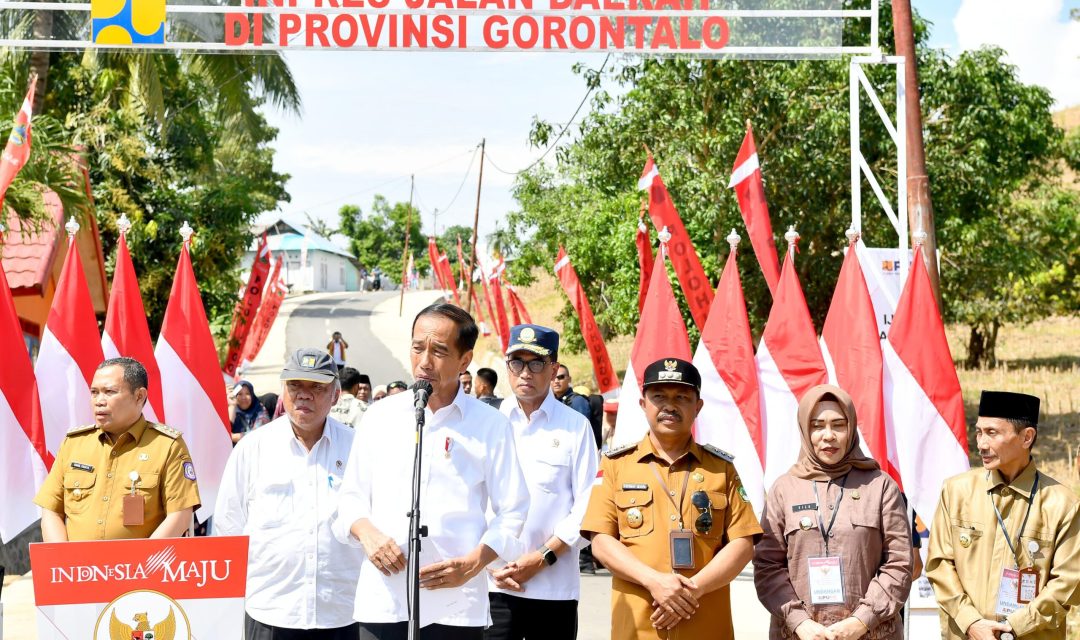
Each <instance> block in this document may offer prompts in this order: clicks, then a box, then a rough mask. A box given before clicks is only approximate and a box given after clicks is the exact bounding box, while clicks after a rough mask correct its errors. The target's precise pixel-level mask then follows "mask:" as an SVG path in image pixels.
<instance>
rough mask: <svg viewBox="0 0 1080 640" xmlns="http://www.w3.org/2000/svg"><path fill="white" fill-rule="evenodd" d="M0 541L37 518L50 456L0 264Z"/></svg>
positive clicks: (31, 372)
mask: <svg viewBox="0 0 1080 640" xmlns="http://www.w3.org/2000/svg"><path fill="white" fill-rule="evenodd" d="M0 351H2V352H3V353H4V354H5V355H4V366H2V367H0V486H2V487H4V492H3V498H0V542H7V541H9V540H11V539H12V538H14V537H15V536H17V535H18V534H19V533H21V532H22V531H23V530H24V529H26V528H27V527H29V526H30V525H31V524H33V523H34V521H35V520H37V519H38V518H40V517H41V509H39V508H38V507H37V505H35V504H34V495H35V494H37V490H38V488H39V487H40V486H41V483H43V482H44V481H45V475H46V473H47V472H48V468H49V467H51V466H52V463H53V456H52V454H50V453H49V451H48V449H46V448H45V429H44V427H43V426H42V424H41V405H40V403H39V402H38V389H37V383H36V382H35V380H34V368H33V365H31V364H30V354H29V353H28V352H27V350H26V342H25V341H24V340H23V332H22V327H21V325H20V324H19V315H18V313H17V312H16V311H15V301H14V300H13V299H12V297H11V288H10V287H9V286H8V281H7V275H6V274H5V273H4V269H3V267H2V266H0Z"/></svg>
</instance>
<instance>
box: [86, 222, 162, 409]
mask: <svg viewBox="0 0 1080 640" xmlns="http://www.w3.org/2000/svg"><path fill="white" fill-rule="evenodd" d="M126 235H127V234H124V233H121V234H120V242H119V244H118V245H117V247H116V268H115V270H114V271H113V282H112V295H110V297H109V311H108V313H107V314H106V315H105V333H103V334H102V335H101V351H102V353H103V354H104V356H105V357H106V358H118V357H120V356H125V357H128V358H135V359H136V360H138V361H139V362H140V363H142V365H143V366H144V367H145V368H146V375H147V378H148V379H149V386H148V387H147V390H146V391H147V396H146V405H145V406H144V407H143V415H144V416H146V419H147V420H149V421H151V422H164V421H165V406H164V404H163V400H162V396H161V371H160V370H159V369H158V366H157V359H156V358H154V343H153V342H152V341H151V340H150V328H149V327H148V326H147V324H146V309H145V308H144V307H143V301H142V294H141V293H140V292H139V281H138V280H137V279H136V277H135V267H134V265H132V263H131V254H130V253H128V246H127V237H126Z"/></svg>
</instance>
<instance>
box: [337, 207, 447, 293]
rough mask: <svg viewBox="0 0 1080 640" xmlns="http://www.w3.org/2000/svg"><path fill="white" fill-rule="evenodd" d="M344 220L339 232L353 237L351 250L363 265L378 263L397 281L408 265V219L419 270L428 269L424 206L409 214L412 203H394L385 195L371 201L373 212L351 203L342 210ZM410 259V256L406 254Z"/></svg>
mask: <svg viewBox="0 0 1080 640" xmlns="http://www.w3.org/2000/svg"><path fill="white" fill-rule="evenodd" d="M338 217H339V219H340V221H341V222H340V223H339V224H338V233H340V234H341V235H343V236H345V237H346V238H348V240H349V252H350V253H352V254H353V255H354V256H356V260H357V261H358V262H359V263H360V265H361V266H362V267H364V268H365V269H368V270H369V271H370V270H372V269H374V268H375V267H379V268H380V269H382V270H383V273H385V274H386V276H387V277H388V278H390V279H391V280H394V281H395V282H396V281H398V280H400V279H401V272H402V269H403V268H404V267H405V263H404V262H403V257H402V248H403V247H404V246H405V223H406V218H408V221H409V249H410V250H411V251H412V253H413V260H414V263H415V265H416V269H417V271H418V272H419V273H420V274H421V275H422V274H424V273H427V271H428V270H429V268H430V265H431V261H430V260H428V254H427V237H425V236H424V235H423V234H422V233H421V232H420V228H419V222H420V210H419V209H417V208H416V207H415V206H413V208H412V213H411V215H409V204H408V203H406V202H398V203H396V204H394V205H391V204H390V202H389V201H388V200H387V199H386V198H385V197H383V196H381V195H376V196H375V197H374V198H373V199H372V202H371V212H370V213H369V214H367V215H364V213H363V211H361V209H360V207H359V206H357V205H352V204H347V205H345V206H343V207H341V209H340V210H338ZM406 259H407V258H406Z"/></svg>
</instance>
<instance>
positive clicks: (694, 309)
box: [638, 155, 713, 328]
mask: <svg viewBox="0 0 1080 640" xmlns="http://www.w3.org/2000/svg"><path fill="white" fill-rule="evenodd" d="M638 188H639V189H648V190H649V217H650V218H651V219H652V223H653V226H654V227H656V228H657V229H660V230H663V229H664V228H665V227H667V230H668V233H670V234H671V239H670V240H669V241H668V242H667V252H668V258H669V259H670V260H671V264H672V265H673V266H674V267H675V274H676V275H677V276H679V284H680V285H681V286H682V290H683V293H684V294H685V295H686V303H687V304H688V305H689V306H690V315H691V316H693V318H694V324H696V325H697V326H698V327H699V328H700V327H704V326H705V321H706V320H707V319H708V317H709V305H710V304H712V298H713V290H712V286H711V285H710V284H709V279H708V278H707V277H706V276H705V269H703V268H702V267H701V260H699V259H698V255H697V252H695V251H694V244H693V243H692V242H691V241H690V235H689V234H688V233H687V232H686V227H685V226H684V225H683V222H682V218H680V217H679V212H678V211H676V210H675V203H674V202H672V201H671V196H670V195H669V194H668V190H667V187H666V186H665V185H664V180H663V179H662V178H661V177H660V170H659V169H657V168H656V163H655V162H653V158H652V156H651V155H650V156H649V159H648V160H647V161H646V162H645V169H644V170H642V172H641V178H640V179H639V180H638Z"/></svg>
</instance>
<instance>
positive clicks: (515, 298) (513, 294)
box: [506, 284, 532, 324]
mask: <svg viewBox="0 0 1080 640" xmlns="http://www.w3.org/2000/svg"><path fill="white" fill-rule="evenodd" d="M506 295H507V297H509V298H510V308H511V309H513V310H514V317H515V318H519V317H520V319H521V320H522V321H524V322H525V323H527V324H532V317H530V316H529V310H528V309H526V308H525V302H524V301H523V300H522V299H521V296H519V295H518V294H517V290H516V289H514V287H513V286H512V285H509V284H508V285H506ZM517 324H521V322H517Z"/></svg>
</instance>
